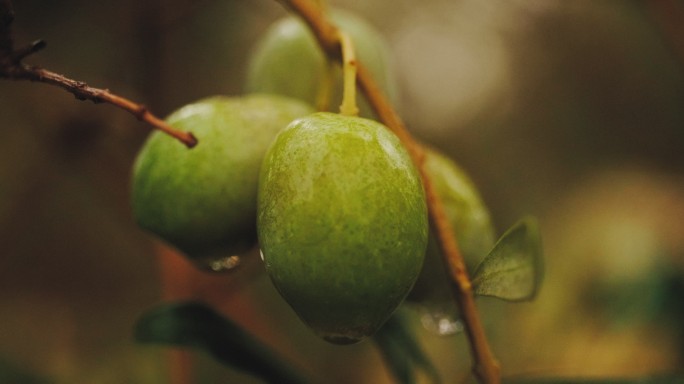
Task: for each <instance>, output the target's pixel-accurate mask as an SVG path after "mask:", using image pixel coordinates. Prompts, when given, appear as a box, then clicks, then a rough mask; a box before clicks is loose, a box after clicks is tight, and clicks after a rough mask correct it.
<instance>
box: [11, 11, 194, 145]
mask: <svg viewBox="0 0 684 384" xmlns="http://www.w3.org/2000/svg"><path fill="white" fill-rule="evenodd" d="M13 20H14V13H13V11H12V4H11V2H10V1H9V0H2V1H0V78H4V79H8V80H29V81H36V82H40V83H45V84H50V85H54V86H57V87H60V88H62V89H64V90H66V91H67V92H70V93H71V94H73V95H74V96H75V97H76V98H77V99H79V100H90V101H92V102H93V103H108V104H112V105H114V106H117V107H119V108H121V109H123V110H125V111H128V112H130V113H131V114H133V116H135V117H136V118H137V119H138V120H141V121H144V122H146V123H148V124H150V125H152V126H153V127H154V128H156V129H158V130H160V131H162V132H164V133H166V134H168V135H170V136H172V137H174V138H176V139H178V140H180V141H181V142H182V143H183V144H185V145H186V146H187V147H188V148H192V147H194V146H195V145H197V138H195V136H194V135H193V134H192V133H190V132H182V131H179V130H177V129H175V128H173V127H171V126H170V125H168V124H166V123H165V122H164V121H163V120H161V119H160V118H158V117H157V116H155V115H153V114H152V113H150V111H148V109H147V107H145V106H144V105H141V104H137V103H135V102H133V101H131V100H129V99H126V98H124V97H121V96H118V95H116V94H114V93H112V92H110V91H109V90H107V89H100V88H93V87H91V86H89V85H88V84H86V83H84V82H82V81H77V80H73V79H71V78H68V77H66V76H64V75H60V74H58V73H55V72H52V71H49V70H47V69H44V68H40V67H36V66H31V65H27V64H24V63H22V60H23V59H24V58H26V57H28V56H30V55H32V54H34V53H36V52H38V51H40V50H41V49H43V48H44V47H45V45H46V44H45V42H44V41H43V40H37V41H35V42H33V43H31V44H30V45H28V46H26V47H23V48H20V49H14V40H13V38H12V33H11V32H12V31H11V28H10V24H11V23H12V21H13Z"/></svg>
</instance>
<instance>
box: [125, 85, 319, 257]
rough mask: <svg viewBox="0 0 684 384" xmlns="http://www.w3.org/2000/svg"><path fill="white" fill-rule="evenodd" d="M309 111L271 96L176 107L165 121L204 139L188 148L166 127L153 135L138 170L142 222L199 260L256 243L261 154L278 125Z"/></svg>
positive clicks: (135, 194)
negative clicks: (170, 134)
mask: <svg viewBox="0 0 684 384" xmlns="http://www.w3.org/2000/svg"><path fill="white" fill-rule="evenodd" d="M311 112H313V111H312V109H311V107H310V106H308V105H306V104H304V103H303V102H301V101H299V100H295V99H289V98H285V97H282V96H273V95H252V96H247V97H223V96H216V97H211V98H206V99H203V100H199V101H197V102H194V103H192V104H189V105H186V106H184V107H182V108H180V109H178V110H177V111H175V112H174V113H172V114H171V115H170V116H169V117H168V118H167V119H166V122H167V123H169V124H170V125H172V126H174V127H175V128H178V129H180V130H184V131H190V132H192V133H193V134H194V135H195V136H196V137H197V138H198V140H199V145H197V147H196V148H193V149H192V150H188V149H187V148H185V147H184V146H183V145H182V144H180V143H178V142H177V141H176V140H175V139H173V138H171V137H169V136H167V135H165V134H163V133H161V132H154V133H152V134H151V135H150V137H149V138H148V140H147V142H146V143H145V144H144V146H143V148H142V149H141V151H140V153H139V155H138V158H137V160H136V163H135V166H134V171H133V183H132V184H133V191H132V204H133V213H134V216H135V219H136V221H137V222H138V224H139V225H140V226H141V227H142V228H144V229H147V230H149V231H150V232H153V233H155V234H157V235H158V236H159V237H161V238H162V239H164V240H166V241H167V242H168V243H170V244H172V245H174V246H175V247H177V248H179V249H180V250H182V251H183V252H185V253H186V254H187V255H188V256H189V257H190V258H191V259H193V260H195V261H198V262H200V263H201V262H203V261H205V260H206V261H211V260H212V259H214V258H216V257H217V256H218V255H220V254H228V255H232V254H238V253H241V252H244V251H246V250H248V249H249V248H251V247H253V246H254V244H255V243H256V194H257V183H258V177H259V168H260V166H261V161H262V159H263V156H264V154H265V153H266V150H267V149H268V147H269V145H270V144H271V142H272V141H273V139H274V138H275V136H276V135H277V133H278V132H279V131H280V130H282V129H283V128H285V127H286V126H287V124H289V123H290V122H291V121H292V120H294V119H296V118H298V117H301V116H305V115H308V114H310V113H311Z"/></svg>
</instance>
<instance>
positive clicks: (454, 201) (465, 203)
mask: <svg viewBox="0 0 684 384" xmlns="http://www.w3.org/2000/svg"><path fill="white" fill-rule="evenodd" d="M424 166H425V168H426V171H427V174H428V176H429V177H430V180H431V182H432V184H433V186H434V187H435V189H436V192H437V195H438V196H439V197H440V198H441V200H442V203H443V205H444V209H445V211H446V215H447V218H448V219H449V223H450V224H451V226H452V228H453V230H454V235H455V236H456V239H457V242H458V247H459V250H460V251H461V254H462V255H463V258H464V259H465V262H466V267H467V268H468V271H469V272H470V273H472V272H473V271H474V270H475V267H477V265H478V264H479V262H480V261H481V260H482V258H484V256H486V255H487V253H488V252H489V251H490V250H491V248H492V246H493V245H494V240H495V237H494V227H493V226H492V222H491V219H490V215H489V211H488V209H487V207H486V206H485V204H484V203H483V201H482V198H481V197H480V194H479V192H478V191H477V188H476V187H475V185H474V184H473V182H472V180H471V179H470V177H469V176H468V175H467V174H466V173H465V171H464V170H463V169H461V167H459V166H458V165H457V164H456V163H455V162H454V161H453V160H451V159H449V158H448V157H446V156H445V155H443V154H441V153H439V152H438V151H436V150H434V149H430V148H427V149H426V154H425V163H424ZM446 276H447V272H446V269H445V267H444V262H443V261H442V252H441V250H440V247H439V244H438V242H437V239H436V235H435V234H434V233H432V232H431V233H430V237H429V241H428V248H427V253H426V255H425V265H424V267H423V270H422V272H421V275H420V277H419V278H418V281H417V282H416V285H415V287H414V289H413V291H412V292H411V294H410V296H409V300H410V301H430V303H428V305H435V304H438V305H441V304H443V303H447V302H450V301H451V300H452V299H451V294H450V290H449V287H448V283H447V281H448V280H447V277H446ZM440 302H442V303H440Z"/></svg>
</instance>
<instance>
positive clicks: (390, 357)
mask: <svg viewBox="0 0 684 384" xmlns="http://www.w3.org/2000/svg"><path fill="white" fill-rule="evenodd" d="M407 316H408V315H407V314H406V313H405V312H404V311H402V309H401V308H400V309H399V310H397V311H396V312H395V313H394V314H393V315H392V317H390V319H389V320H387V322H386V323H385V324H384V325H383V326H382V328H380V329H379V330H378V332H376V333H375V335H374V336H373V340H374V341H375V344H376V345H377V346H378V348H379V349H380V352H381V353H382V356H383V359H384V360H385V363H386V364H387V366H388V368H389V369H390V370H391V371H392V374H393V375H394V378H395V379H396V380H397V382H398V383H401V384H412V383H416V382H417V380H416V373H415V370H416V368H419V369H422V370H423V372H424V373H425V374H426V375H427V376H428V377H429V378H430V382H431V383H433V384H438V383H441V382H442V381H441V378H440V377H439V373H438V372H437V369H436V368H435V366H434V365H433V364H432V362H431V361H430V359H429V358H428V357H427V356H426V355H425V352H423V350H422V348H421V347H420V344H419V343H418V340H417V339H416V336H415V334H414V333H413V331H412V329H411V326H410V324H409V323H408V317H407Z"/></svg>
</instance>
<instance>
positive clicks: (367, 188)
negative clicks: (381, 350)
mask: <svg viewBox="0 0 684 384" xmlns="http://www.w3.org/2000/svg"><path fill="white" fill-rule="evenodd" d="M257 227H258V233H259V244H260V246H261V249H262V252H263V258H264V261H265V263H266V270H267V272H268V274H269V275H270V277H271V280H272V281H273V283H274V285H275V286H276V288H277V289H278V291H279V292H280V294H281V295H282V296H283V297H284V298H285V300H286V301H287V302H288V303H289V304H290V305H291V306H292V308H293V309H294V310H295V312H296V313H297V314H298V315H299V317H300V318H301V319H302V320H303V321H304V322H305V323H306V324H308V325H309V326H310V327H311V328H312V329H313V330H314V331H315V332H316V333H317V334H318V335H319V336H321V337H323V338H324V339H326V340H328V341H330V342H333V343H338V344H349V343H354V342H357V341H359V340H361V339H362V338H364V337H366V336H369V335H371V334H373V333H374V332H375V331H376V330H377V329H378V328H379V327H380V326H381V325H382V324H383V323H384V322H385V321H386V320H387V319H388V318H389V316H390V315H391V314H392V312H393V311H394V310H395V309H396V308H397V306H398V305H399V304H400V303H401V302H402V301H403V299H404V298H405V297H406V295H407V294H408V292H409V290H410V289H411V287H412V286H413V284H414V282H415V280H416V278H417V277H418V274H419V272H420V269H421V266H422V263H423V257H424V254H425V247H426V244H427V234H428V222H427V207H426V202H425V195H424V191H423V186H422V182H421V179H420V176H419V174H418V172H417V170H416V168H415V167H414V165H413V163H412V161H411V159H410V157H409V155H408V153H407V151H406V150H405V149H404V147H403V146H402V145H401V143H400V142H399V139H398V138H397V137H396V136H395V135H394V134H393V133H391V132H390V131H389V130H388V129H387V128H386V127H385V126H383V125H382V124H380V123H377V122H375V121H372V120H368V119H364V118H359V117H349V116H341V115H337V114H332V113H326V112H320V113H315V114H313V115H310V116H307V117H304V118H301V119H298V120H295V121H294V122H292V123H291V124H290V125H289V126H288V127H287V128H286V129H285V130H284V131H282V132H281V133H280V134H279V135H278V137H277V138H276V140H275V141H274V143H273V145H272V147H271V148H270V149H269V151H268V153H267V155H266V157H265V158H264V163H263V166H262V168H261V175H260V180H259V194H258V219H257Z"/></svg>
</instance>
